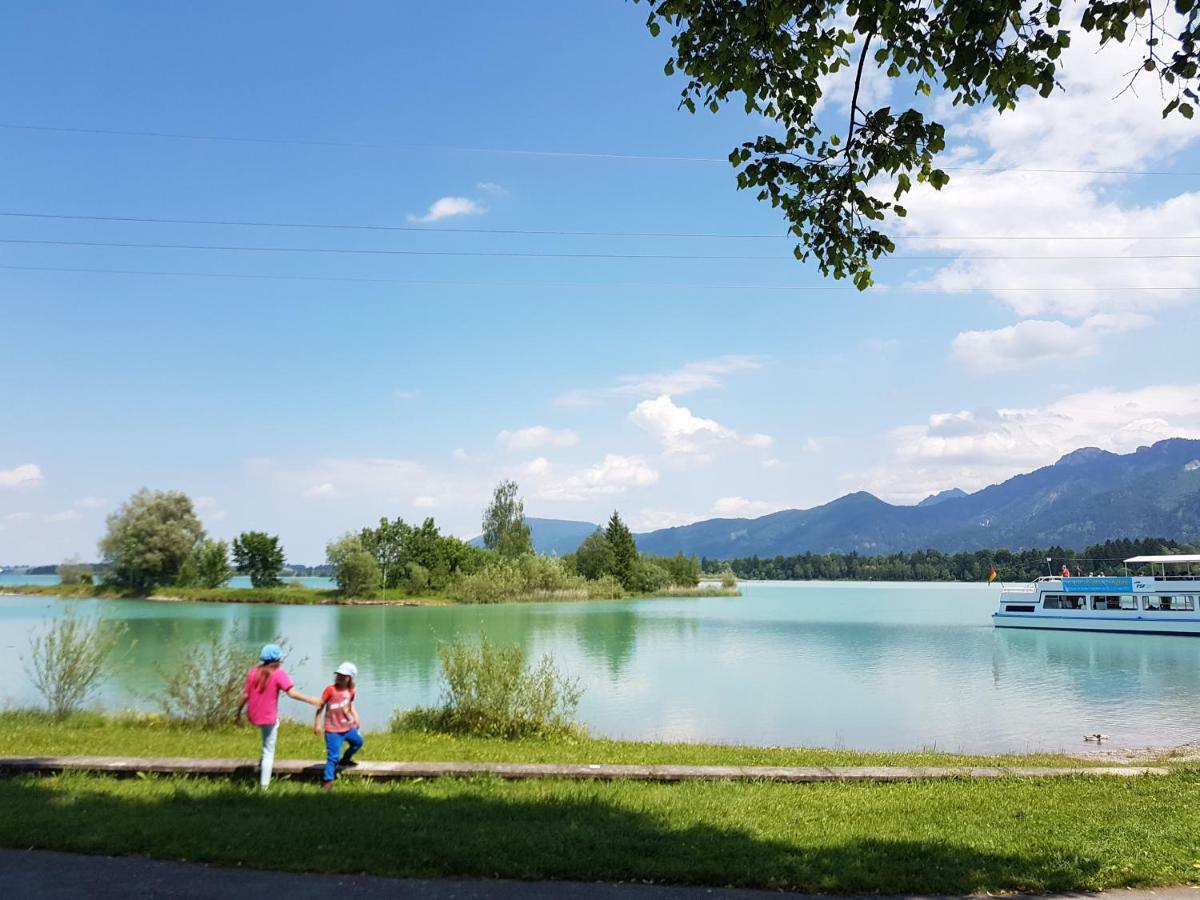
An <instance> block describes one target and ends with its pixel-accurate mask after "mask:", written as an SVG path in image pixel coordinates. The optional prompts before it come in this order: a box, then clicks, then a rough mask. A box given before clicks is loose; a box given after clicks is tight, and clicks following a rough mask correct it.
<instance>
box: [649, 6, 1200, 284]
mask: <svg viewBox="0 0 1200 900" xmlns="http://www.w3.org/2000/svg"><path fill="white" fill-rule="evenodd" d="M634 2H644V3H646V5H647V6H648V7H649V8H650V14H649V17H648V19H647V22H646V24H647V26H648V27H649V29H650V32H651V34H653V35H658V34H659V33H660V32H661V30H662V28H663V26H664V25H665V26H667V27H668V28H669V29H670V30H671V34H672V37H671V44H672V48H673V54H672V56H671V58H670V59H669V60H668V62H667V64H666V73H667V74H668V75H673V74H674V73H675V72H676V71H678V72H682V73H683V74H684V75H685V76H687V78H688V81H687V84H686V85H685V86H684V88H683V94H682V100H681V102H680V105H681V106H682V107H685V108H686V109H688V110H690V111H691V112H695V111H696V110H697V109H699V108H702V107H704V108H708V109H709V110H711V111H712V112H717V111H718V110H719V109H720V108H721V106H722V105H723V104H725V103H727V102H728V101H729V100H730V98H731V97H733V96H740V97H741V98H742V99H743V100H744V103H743V106H744V108H745V110H746V112H747V113H754V114H758V115H762V116H765V117H766V118H768V119H772V120H774V121H775V122H777V123H778V125H779V126H780V129H779V130H778V131H777V132H776V133H775V134H772V135H762V136H760V137H758V138H756V139H755V140H752V141H747V142H745V143H744V144H742V145H741V146H740V147H738V148H736V149H735V150H734V151H733V152H732V153H730V155H729V160H730V162H731V163H733V165H734V166H736V167H737V169H738V175H737V182H738V187H739V188H741V189H752V190H755V191H757V195H758V199H760V200H769V201H770V202H771V205H772V206H775V207H778V208H780V209H781V210H783V213H784V215H785V216H786V217H787V219H788V222H789V223H790V224H789V229H788V231H789V233H790V234H792V235H794V236H795V237H796V238H798V239H799V243H798V244H797V245H796V248H795V255H796V257H797V258H798V259H808V258H810V257H814V258H815V259H816V261H817V263H818V265H819V266H820V269H821V272H822V273H823V274H825V275H832V276H833V277H835V278H853V279H854V283H855V285H857V286H858V288H859V289H865V288H866V287H868V286H869V285H870V284H871V283H872V279H871V261H872V260H875V259H878V258H879V257H880V256H882V255H884V254H886V253H891V252H893V251H894V250H895V244H894V243H893V242H892V240H891V238H889V237H888V235H887V234H886V233H885V232H884V231H882V230H880V229H881V225H880V223H882V222H884V221H885V220H886V219H887V218H888V216H889V215H892V216H904V215H905V214H906V210H905V208H904V206H902V205H901V203H900V201H901V200H902V198H903V197H904V195H905V194H906V193H908V192H909V191H910V190H911V189H912V186H913V183H914V181H915V182H918V183H927V184H929V185H931V186H932V187H934V188H935V189H940V188H941V187H942V186H943V185H945V184H946V183H947V182H948V181H949V176H947V174H946V173H945V172H944V171H943V170H942V169H939V168H938V167H937V166H936V165H935V160H936V157H937V155H938V154H939V153H940V152H941V151H942V150H944V149H945V146H946V140H945V129H944V128H943V126H942V125H940V124H939V123H937V122H935V121H932V120H931V119H929V118H927V117H926V115H925V113H924V112H922V111H921V110H920V109H917V108H909V109H904V110H900V109H894V108H893V107H891V106H883V107H880V108H878V109H866V108H864V105H863V103H862V102H860V95H861V93H862V92H861V87H862V84H863V79H864V70H865V69H866V67H867V66H873V67H875V68H877V69H879V70H880V71H882V72H883V73H884V74H885V75H886V76H887V77H888V78H892V79H903V80H905V81H906V82H908V83H911V85H912V88H913V91H914V96H924V97H928V96H930V95H931V94H932V92H933V91H934V90H935V89H938V90H940V91H944V92H945V93H946V94H947V95H948V96H949V97H951V98H952V99H953V102H954V103H955V104H956V105H957V104H965V105H968V106H975V105H980V104H985V103H987V104H990V105H991V106H993V107H995V109H996V110H997V112H1004V111H1005V110H1011V109H1014V108H1015V107H1016V105H1017V103H1018V102H1019V101H1020V100H1022V99H1023V98H1024V96H1025V94H1023V93H1022V92H1023V91H1026V90H1027V89H1031V90H1033V91H1036V93H1037V94H1038V95H1040V96H1041V97H1048V96H1050V94H1051V93H1052V92H1053V91H1054V89H1055V87H1056V86H1057V85H1058V81H1057V72H1058V65H1059V63H1058V60H1059V58H1060V56H1061V55H1062V53H1063V51H1064V50H1065V49H1066V48H1067V47H1068V46H1070V43H1071V37H1072V33H1073V32H1075V31H1078V30H1079V29H1082V30H1084V31H1087V32H1094V33H1095V34H1097V35H1098V37H1099V39H1100V42H1101V44H1102V45H1103V44H1108V43H1110V42H1125V41H1136V42H1140V43H1141V44H1142V45H1143V46H1144V60H1143V62H1142V64H1141V66H1139V67H1138V69H1137V70H1136V71H1135V72H1132V73H1131V74H1130V79H1131V83H1132V80H1133V79H1135V78H1136V77H1137V76H1138V75H1139V74H1141V73H1147V72H1148V73H1154V74H1156V75H1157V76H1158V78H1159V80H1160V82H1161V84H1162V85H1163V88H1164V90H1165V91H1166V92H1167V98H1168V99H1167V102H1166V105H1165V107H1164V109H1163V115H1164V116H1167V115H1170V114H1172V113H1178V114H1180V115H1182V116H1184V117H1185V118H1189V119H1190V118H1191V117H1192V115H1193V106H1192V104H1193V103H1196V102H1197V96H1196V75H1197V51H1196V41H1197V6H1196V0H1175V3H1174V6H1173V7H1170V6H1169V5H1168V4H1166V3H1163V4H1160V6H1158V7H1155V6H1154V4H1152V3H1150V2H1148V0H1111V2H1110V0H1091V2H1088V3H1087V4H1086V5H1085V6H1084V7H1083V13H1082V17H1081V18H1080V19H1079V21H1078V23H1077V24H1076V23H1074V22H1064V21H1063V10H1062V5H1063V4H1062V0H1037V2H1033V3H1029V2H1019V0H966V2H954V0H874V2H872V0H849V2H840V0H634ZM844 68H848V69H851V70H852V71H853V72H854V82H853V92H852V94H851V97H850V102H849V107H848V111H847V121H844V122H843V123H841V125H840V126H839V127H837V128H836V130H834V129H829V128H825V127H823V126H822V125H820V124H818V121H817V120H818V109H819V101H820V99H821V95H822V88H821V84H822V82H823V81H824V80H825V79H826V78H827V77H828V76H832V75H834V74H835V73H837V72H838V71H839V70H841V69H844ZM1120 89H1121V85H1114V91H1113V93H1114V94H1116V93H1118V92H1119V91H1120ZM883 185H886V186H888V188H890V190H887V191H886V192H885V191H883V190H881V186H883Z"/></svg>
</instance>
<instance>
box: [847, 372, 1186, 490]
mask: <svg viewBox="0 0 1200 900" xmlns="http://www.w3.org/2000/svg"><path fill="white" fill-rule="evenodd" d="M1170 437H1185V438H1200V384H1181V385H1170V384H1163V385H1154V386H1151V387H1145V388H1140V389H1136V390H1128V391H1120V390H1113V389H1110V388H1098V389H1095V390H1091V391H1085V392H1082V393H1076V394H1071V395H1069V396H1065V397H1062V398H1061V399H1059V400H1056V401H1054V402H1053V403H1049V404H1047V405H1045V406H1040V407H1026V408H998V409H996V408H983V409H974V410H959V411H957V412H944V413H935V414H933V415H931V416H930V417H929V418H928V419H927V420H926V421H925V422H923V423H921V424H915V425H906V426H902V427H900V428H897V429H895V430H894V431H893V432H892V433H891V435H890V443H891V459H890V460H889V462H888V463H887V464H886V465H884V466H880V467H878V468H875V469H872V470H869V471H867V472H862V473H853V474H850V475H847V476H846V480H849V481H854V482H857V483H859V484H865V486H866V488H867V489H868V490H871V491H873V492H875V493H877V494H879V495H880V496H882V497H884V498H885V499H889V500H892V501H896V502H913V501H916V500H920V499H921V498H922V497H926V496H928V495H929V494H931V493H935V492H936V491H939V490H943V489H945V488H949V487H958V488H962V489H963V490H968V491H970V490H977V489H978V488H981V487H985V486H987V485H989V484H994V483H996V482H998V481H1002V480H1003V479H1005V478H1009V477H1011V476H1013V475H1016V474H1017V473H1019V472H1025V471H1028V470H1030V469H1034V468H1037V467H1039V466H1044V465H1049V464H1050V463H1053V462H1054V461H1055V460H1057V459H1058V458H1059V457H1061V456H1062V455H1063V454H1065V453H1069V452H1070V451H1072V450H1077V449H1079V448H1080V447H1099V448H1101V449H1103V450H1109V451H1111V452H1114V453H1128V452H1130V451H1132V450H1136V449H1137V448H1138V447H1140V446H1143V445H1146V444H1152V443H1154V442H1155V441H1159V440H1163V439H1164V438H1170Z"/></svg>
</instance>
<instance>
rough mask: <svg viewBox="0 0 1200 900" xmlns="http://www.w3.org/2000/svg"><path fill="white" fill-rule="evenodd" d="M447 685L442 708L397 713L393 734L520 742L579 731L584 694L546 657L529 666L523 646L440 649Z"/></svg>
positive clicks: (483, 644)
mask: <svg viewBox="0 0 1200 900" xmlns="http://www.w3.org/2000/svg"><path fill="white" fill-rule="evenodd" d="M438 657H439V658H440V660H441V664H442V678H443V680H444V682H445V684H444V693H443V699H442V705H441V706H440V707H437V708H432V709H431V708H428V707H417V708H416V709H413V710H409V711H406V712H397V714H396V715H395V716H394V717H393V719H392V728H393V730H402V729H406V728H413V727H418V728H422V729H425V730H429V731H440V732H448V733H452V734H469V735H476V736H481V737H504V738H520V737H530V736H535V735H536V736H547V735H554V734H563V733H574V732H577V731H579V730H580V729H579V726H577V725H576V724H575V722H574V717H575V710H576V708H577V707H578V706H579V698H580V696H581V695H582V693H583V692H582V690H581V689H580V688H579V685H578V682H577V681H576V680H575V679H573V678H567V677H565V676H563V675H562V674H561V673H560V672H559V671H558V669H557V667H556V666H555V664H554V658H553V657H552V656H550V655H549V654H547V655H546V656H543V657H542V658H541V660H540V661H539V662H538V664H537V665H536V666H534V667H532V668H531V667H529V666H527V665H526V660H525V649H524V648H523V647H521V646H520V645H519V644H514V645H512V646H509V647H495V646H493V645H492V644H491V643H490V642H489V641H488V640H487V638H484V639H483V640H482V641H481V642H480V643H478V644H472V643H467V642H464V641H455V642H454V643H452V644H443V645H442V646H440V647H439V648H438Z"/></svg>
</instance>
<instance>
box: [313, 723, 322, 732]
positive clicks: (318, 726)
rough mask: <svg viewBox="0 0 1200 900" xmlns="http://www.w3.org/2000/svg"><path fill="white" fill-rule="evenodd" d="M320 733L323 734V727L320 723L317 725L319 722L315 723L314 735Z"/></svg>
mask: <svg viewBox="0 0 1200 900" xmlns="http://www.w3.org/2000/svg"><path fill="white" fill-rule="evenodd" d="M320 733H321V726H320V724H319V723H317V722H314V723H313V734H320Z"/></svg>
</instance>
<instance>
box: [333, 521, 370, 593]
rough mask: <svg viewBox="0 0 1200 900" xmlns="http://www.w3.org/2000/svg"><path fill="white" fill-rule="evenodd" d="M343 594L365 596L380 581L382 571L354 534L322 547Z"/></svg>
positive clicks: (346, 535) (339, 590) (360, 539)
mask: <svg viewBox="0 0 1200 900" xmlns="http://www.w3.org/2000/svg"><path fill="white" fill-rule="evenodd" d="M325 556H326V558H327V559H328V560H329V563H330V564H331V565H332V566H333V567H334V574H333V577H334V579H335V580H336V581H337V586H338V592H339V593H340V594H341V595H342V596H343V597H369V596H371V595H373V594H374V593H375V592H376V591H378V590H379V587H380V585H381V584H383V573H382V571H381V570H380V568H379V563H377V562H376V561H375V557H374V556H372V555H371V554H370V553H369V552H367V549H366V548H365V547H364V546H363V543H362V538H360V537H359V536H358V535H356V534H345V535H342V537H340V538H338V539H337V540H336V541H333V542H331V543H330V544H329V545H328V546H327V547H326V548H325Z"/></svg>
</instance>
